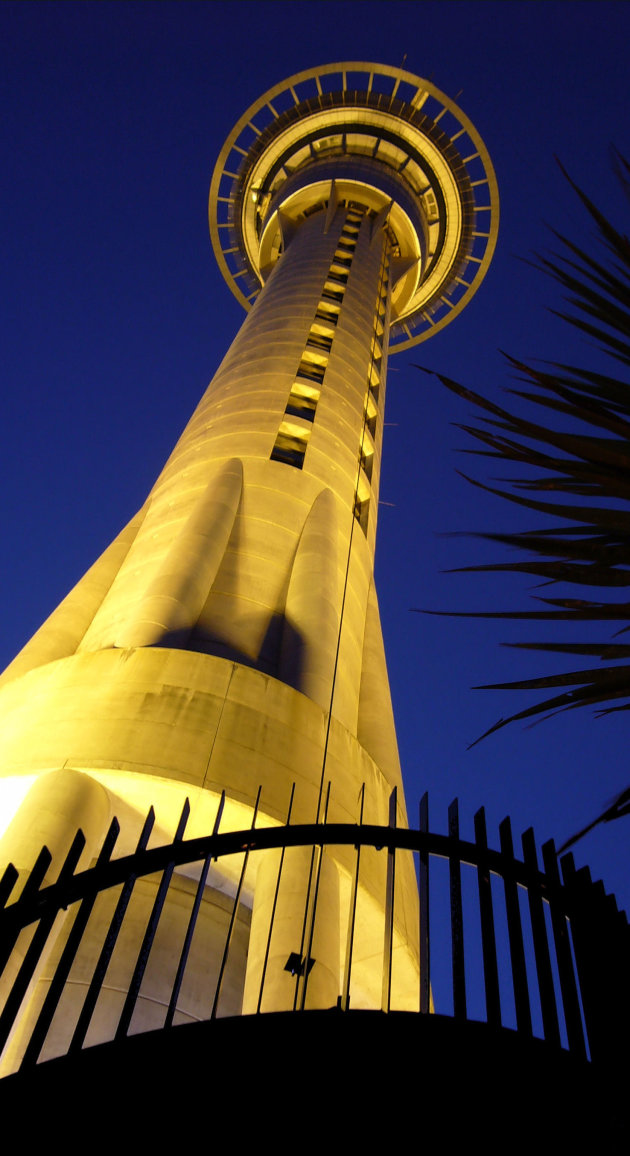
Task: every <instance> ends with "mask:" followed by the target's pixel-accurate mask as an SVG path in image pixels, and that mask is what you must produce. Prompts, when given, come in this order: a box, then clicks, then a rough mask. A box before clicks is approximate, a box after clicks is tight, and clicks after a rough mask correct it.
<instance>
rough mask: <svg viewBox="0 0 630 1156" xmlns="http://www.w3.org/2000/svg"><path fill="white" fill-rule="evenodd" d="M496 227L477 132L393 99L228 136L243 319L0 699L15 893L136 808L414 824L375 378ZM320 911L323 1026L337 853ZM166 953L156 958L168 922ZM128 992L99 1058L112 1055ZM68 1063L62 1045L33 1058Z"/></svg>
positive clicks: (272, 1004)
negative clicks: (387, 605) (408, 803)
mask: <svg viewBox="0 0 630 1156" xmlns="http://www.w3.org/2000/svg"><path fill="white" fill-rule="evenodd" d="M497 221H498V199H497V192H496V184H495V179H494V174H493V171H492V167H491V165H490V162H489V159H488V156H487V153H486V151H485V149H484V146H483V144H482V142H481V140H480V139H479V137H478V135H477V133H476V132H475V130H474V129H473V127H472V126H471V125H470V123H469V122H468V120H467V119H466V118H465V117H464V116H463V115H462V114H461V113H460V112H459V110H458V109H457V107H456V106H455V105H454V104H453V103H452V102H451V101H450V100H448V99H447V98H446V97H444V96H443V95H442V94H441V93H440V92H438V91H437V90H436V89H435V88H434V87H433V86H432V85H431V84H430V83H428V82H427V81H424V80H421V79H419V78H418V77H415V76H412V75H411V74H409V73H405V72H402V71H400V70H398V69H393V68H388V67H384V66H376V65H371V64H343V65H333V66H327V67H325V68H321V69H314V70H310V71H308V72H304V73H300V74H299V75H297V76H294V77H292V78H291V79H290V80H289V81H286V82H285V83H283V84H280V85H278V86H277V87H276V88H273V89H272V90H271V91H270V92H268V93H266V94H265V96H263V97H262V98H261V99H260V100H259V101H257V102H256V103H255V104H254V105H253V106H252V107H251V108H250V109H248V111H247V112H246V113H245V114H244V116H243V117H242V118H241V120H240V121H239V122H238V124H237V125H236V127H235V128H234V130H233V132H232V133H231V134H230V137H229V138H228V141H227V142H226V144H225V146H224V148H223V151H222V153H221V156H220V158H219V161H218V163H217V166H216V169H215V173H214V177H213V180H212V187H211V192H210V230H211V235H212V242H213V246H214V250H215V254H216V257H217V260H218V262H219V265H220V267H221V270H222V272H223V274H224V276H225V278H226V280H227V282H228V284H229V285H230V288H231V289H232V291H233V292H234V293H235V295H236V296H237V297H238V299H239V300H240V301H241V303H242V304H243V305H244V306H245V308H246V309H247V310H248V311H249V312H248V316H247V318H246V320H245V321H244V323H243V326H242V328H241V330H240V332H239V333H238V335H237V337H236V339H235V340H234V342H233V344H232V345H231V347H230V349H229V351H228V353H227V354H226V356H225V358H224V360H223V362H222V363H221V365H220V367H219V369H218V370H217V372H216V374H215V376H214V378H213V380H212V382H211V383H210V386H209V388H208V390H207V392H206V393H205V395H204V396H203V398H202V399H201V401H200V403H199V405H198V407H197V409H196V410H195V412H194V414H193V416H192V418H191V420H190V422H189V424H188V425H187V427H186V429H185V430H184V432H183V434H182V436H181V437H180V439H179V441H178V442H177V445H176V446H175V449H174V450H173V453H172V454H171V456H170V458H169V460H168V462H167V463H166V465H165V467H164V469H163V471H162V473H161V474H160V476H159V478H158V479H157V481H156V483H155V486H154V487H153V489H152V491H151V493H150V494H149V496H148V498H147V500H146V502H145V504H144V505H143V507H142V509H141V510H139V512H138V513H137V515H136V516H135V517H134V518H133V519H132V520H131V522H130V523H129V525H128V526H126V527H125V529H123V530H122V531H121V533H120V535H119V536H118V538H116V540H115V541H114V542H113V543H112V544H111V545H110V546H109V547H108V549H107V550H106V551H105V552H104V554H103V555H102V556H101V557H100V558H99V559H98V561H97V562H95V564H94V566H93V567H92V568H91V569H90V570H89V571H88V573H87V574H86V575H84V577H83V578H82V579H81V580H80V581H79V583H78V584H77V586H76V587H75V588H74V590H72V592H71V593H70V594H69V595H68V596H67V598H66V599H65V600H64V601H63V602H62V603H61V605H60V606H59V607H58V608H57V609H56V610H55V611H54V613H53V614H52V615H51V617H50V618H49V619H48V620H47V621H46V622H45V623H44V624H43V626H42V627H41V628H40V630H39V631H38V632H37V633H36V634H35V636H34V637H33V638H32V639H31V641H30V642H29V643H28V644H27V645H26V646H25V648H24V649H23V650H22V651H21V653H20V654H19V655H18V656H17V658H16V659H15V660H14V662H13V663H12V664H11V665H10V666H9V668H8V670H7V671H6V672H5V674H4V676H3V678H2V687H1V694H0V756H1V758H0V766H1V767H2V774H3V775H4V776H5V777H6V787H7V792H8V790H9V788H13V787H14V786H15V785H16V784H18V785H19V784H20V783H22V784H29V785H30V784H31V783H32V784H33V785H32V786H31V789H30V791H29V793H28V794H27V795H26V796H25V798H24V801H23V802H22V803H21V805H20V807H19V809H18V810H17V812H16V814H15V818H14V819H13V822H12V825H11V826H10V827H9V829H8V831H7V835H6V849H5V852H4V857H5V859H6V858H10V859H12V860H13V862H15V863H16V866H18V868H24V869H25V868H27V867H29V866H30V865H31V863H32V861H33V858H34V854H35V852H36V851H37V850H38V849H39V847H40V846H41V844H42V843H43V842H46V843H47V844H48V846H49V847H50V849H51V851H52V852H53V855H54V856H56V857H57V861H58V859H59V857H60V856H61V855H62V853H63V852H64V850H65V849H67V847H68V845H69V842H70V840H71V838H72V836H73V834H74V832H75V830H76V828H77V826H81V827H82V828H83V830H84V832H85V834H86V837H87V848H86V852H85V854H86V857H87V859H89V857H90V856H93V855H94V854H95V852H96V850H97V848H98V846H99V845H100V841H101V840H102V837H103V835H104V832H105V830H106V828H107V825H108V823H109V821H110V818H111V816H112V815H113V814H116V815H118V816H119V818H120V819H121V823H122V827H123V842H122V848H123V849H124V847H129V846H131V845H132V843H133V842H134V840H135V839H136V838H137V834H138V829H139V826H140V825H141V820H142V817H143V816H144V814H145V813H146V811H147V808H148V806H149V805H153V806H154V807H155V810H156V814H157V828H158V832H160V831H161V832H163V833H166V834H167V835H168V836H169V837H170V836H171V835H172V833H173V829H174V825H175V822H176V816H177V815H178V814H179V812H180V810H181V807H182V803H183V801H184V799H185V797H189V798H190V801H191V820H190V824H189V831H190V830H193V831H205V830H207V829H209V828H211V826H212V823H213V821H214V816H215V813H216V810H217V805H218V800H219V797H220V794H221V792H222V791H225V793H226V805H225V811H224V815H223V818H222V823H223V826H224V827H225V826H226V825H227V826H229V825H232V826H233V827H234V828H241V827H247V826H248V825H249V824H250V823H251V821H252V814H253V810H254V808H255V807H257V815H256V823H257V825H258V826H264V825H265V824H273V823H279V822H283V821H284V819H285V817H286V815H287V809H288V806H289V800H290V798H291V792H292V785H293V784H295V791H294V795H293V802H292V812H291V819H292V822H299V821H309V822H314V821H315V820H316V819H321V818H323V816H324V814H326V815H327V818H328V819H329V820H332V821H338V822H354V821H356V818H357V814H358V807H359V797H360V794H361V788H362V784H365V792H364V799H363V807H364V818H365V820H366V821H368V822H375V823H386V822H387V821H388V806H389V800H390V796H391V794H392V791H393V790H394V789H395V788H396V789H397V792H398V794H397V798H398V816H397V821H398V824H399V825H404V824H405V822H406V817H405V810H404V803H403V801H402V783H401V775H400V767H399V762H398V754H397V748H396V738H395V730H394V722H393V716H392V709H391V703H390V695H389V687H388V680H387V672H386V665H385V655H384V649H383V641H382V635H381V628H380V622H379V614H378V604H377V599H376V592H375V589H374V580H373V565H374V544H375V533H376V520H377V511H378V495H379V472H380V459H381V446H382V435H383V408H384V400H385V380H386V364H387V357H388V353H390V352H392V351H396V350H399V349H405V348H408V347H409V346H411V345H413V344H415V343H417V342H419V341H422V340H424V339H425V338H426V337H428V336H430V335H431V334H432V333H433V332H435V331H437V330H438V329H440V328H441V327H443V326H444V325H445V324H447V322H449V321H450V320H451V319H452V318H453V317H454V316H456V314H457V313H459V312H460V310H461V309H462V308H463V307H464V305H465V304H466V303H467V301H468V300H469V299H470V297H471V296H472V294H473V293H474V292H475V291H476V289H477V287H478V285H479V283H480V281H481V279H482V278H483V276H484V274H485V272H486V269H487V267H488V264H489V262H490V259H491V255H492V251H493V248H494V243H495V239H496V233H497ZM410 468H411V467H410ZM259 787H260V788H261V789H260V795H259V797H258V790H259ZM257 797H258V801H257ZM54 863H55V859H53V868H54ZM290 876H291V879H292V880H293V883H294V887H293V890H292V891H291V892H290V893H287V894H286V896H281V898H280V903H281V905H283V906H282V913H283V918H282V920H281V921H280V922H279V925H278V927H279V930H278V934H277V937H276V940H275V941H274V947H273V950H272V959H271V960H270V962H269V966H268V969H267V980H266V987H265V998H264V1002H263V1007H262V1010H268V1009H272V1010H273V1009H281V1008H283V1007H285V1006H288V1002H287V1001H290V998H291V991H292V988H291V982H292V980H291V975H290V974H289V972H288V971H287V970H286V969H285V966H284V965H285V961H286V959H287V956H288V955H290V953H291V951H292V950H294V948H295V934H294V925H295V924H296V923H297V921H298V920H299V919H301V915H300V911H301V910H302V909H303V907H304V902H305V898H304V896H305V893H306V892H307V889H308V881H307V877H308V863H307V862H306V860H304V859H303V857H301V856H300V853H298V852H297V851H296V852H295V854H294V859H293V862H292V870H291V872H290ZM274 880H275V866H274V860H273V858H270V859H269V860H268V863H263V865H262V866H261V868H260V870H259V872H258V876H257V878H256V880H255V881H254V883H253V884H252V886H251V888H250V893H249V894H248V895H247V896H246V897H245V902H244V908H246V909H247V912H248V914H247V916H246V917H245V916H243V917H242V918H241V920H240V923H239V927H238V928H237V933H236V940H237V941H238V942H239V943H240V948H239V947H238V944H237V947H236V949H235V950H236V954H237V956H238V951H239V950H240V952H241V955H240V959H241V971H240V974H239V973H238V969H237V974H236V978H235V979H234V981H233V985H232V987H231V988H230V990H228V991H226V992H225V993H224V999H225V1011H226V1013H230V1012H232V1013H237V1012H239V1011H241V1010H244V1011H251V1010H256V1006H257V1005H256V1001H257V993H258V991H259V980H260V973H261V968H262V954H263V948H264V944H265V943H266V927H267V925H268V914H267V913H268V908H269V904H270V902H271V895H272V893H273V888H274ZM186 885H187V884H186V881H185V880H182V883H181V887H182V889H183V891H185V889H186ZM232 886H233V881H232V880H230V878H228V877H226V876H222V875H221V873H220V872H219V871H218V870H217V871H216V872H215V873H214V874H212V876H211V878H210V881H209V885H208V887H207V889H206V896H205V899H204V913H203V918H202V920H201V925H202V928H201V931H200V936H201V938H202V941H203V943H204V945H205V955H204V959H205V963H204V967H205V969H206V971H207V970H208V968H209V967H210V968H211V967H212V966H215V964H214V963H212V962H211V963H210V964H209V963H208V961H209V960H210V961H212V960H213V959H215V957H216V966H217V967H218V957H219V955H220V947H219V945H220V944H221V943H222V942H223V929H224V924H225V910H224V906H225V905H224V903H223V896H224V893H225V892H226V891H229V890H230V888H231V887H232ZM320 886H321V891H322V894H323V895H325V896H326V903H327V905H328V910H329V912H330V919H329V921H328V930H327V932H326V933H325V934H324V933H321V934H320V938H319V941H318V943H317V946H316V950H315V951H314V954H315V955H316V958H317V962H318V966H316V967H314V968H313V971H312V974H311V976H310V978H309V986H308V998H307V1000H306V1006H315V1007H327V1006H330V1005H331V1004H334V1002H335V1000H336V998H337V995H338V991H339V966H340V964H339V961H340V944H341V940H342V938H343V930H342V929H343V927H344V919H345V911H346V910H347V904H348V892H349V884H348V879H347V871H346V863H345V860H344V854H343V851H342V850H340V851H339V854H338V855H333V854H327V856H326V857H325V862H324V865H323V868H322V871H321V880H320ZM396 886H397V888H398V892H399V902H398V904H397V913H398V914H397V918H396V925H395V928H394V981H393V989H392V991H393V996H392V999H393V1003H394V1006H396V1007H400V1008H413V1007H416V1006H417V1000H418V995H417V990H418V979H417V973H418V962H417V956H416V948H415V943H416V932H415V923H416V919H417V891H416V884H415V876H414V873H413V868H412V864H411V862H409V863H408V864H404V863H403V864H402V865H401V869H400V870H399V872H398V874H397V878H396ZM144 887H145V892H146V894H145V896H144V902H145V904H146V907H147V910H148V909H149V907H150V904H151V902H152V894H153V893H152V891H151V884H150V883H149V881H145V883H144ZM362 889H363V894H362V900H361V901H362V904H363V907H362V920H361V925H360V929H359V931H358V932H357V935H358V947H357V965H356V967H355V969H354V973H353V975H354V979H353V982H354V988H353V1004H354V1006H357V1007H361V1006H364V1007H369V1006H373V1004H374V1002H375V1001H376V1002H378V990H377V989H378V985H379V984H380V972H379V974H378V975H377V974H376V971H375V970H374V969H373V967H372V961H373V957H374V954H375V942H376V938H377V936H378V930H377V929H378V926H379V919H380V914H381V907H382V899H381V898H380V882H379V881H378V879H377V878H376V867H375V868H374V873H373V875H371V874H370V867H369V857H368V867H367V869H366V872H365V877H364V879H363V881H362ZM165 926H166V928H167V931H166V932H165V935H166V939H165V946H164V950H165V951H166V953H167V954H168V934H169V933H168V928H169V927H170V928H171V931H172V936H173V941H174V942H175V941H176V940H177V937H178V936H179V935H180V931H181V918H180V913H179V909H178V908H177V903H176V902H172V903H171V909H170V911H169V912H167V918H166V924H165ZM239 937H240V938H239ZM76 982H77V987H80V984H81V979H80V977H79V978H77V981H76ZM160 982H161V981H160V975H159V974H156V976H155V978H154V980H152V982H151V984H149V988H148V989H147V990H144V989H143V994H142V996H141V1000H140V1007H139V1012H138V1016H139V1018H138V1021H137V1025H136V1026H137V1029H138V1030H141V1029H142V1028H149V1027H152V1026H159V1024H160V1022H161V1021H160V1015H163V1005H164V995H163V992H162V990H161V987H160ZM41 983H42V984H43V983H44V980H42V981H41ZM119 986H120V985H118V986H117V983H116V978H115V977H114V978H113V980H112V983H111V990H110V992H109V996H108V998H109V1001H110V1002H109V1005H108V1006H109V1011H108V1007H107V1006H104V1009H103V1010H102V1021H101V1022H99V1024H96V1025H95V1026H94V1029H93V1035H92V1037H90V1038H91V1041H92V1042H97V1041H98V1040H99V1039H102V1038H107V1031H108V1027H107V1021H108V1015H109V1014H110V1013H111V1015H112V1016H113V1015H115V1014H116V1011H117V1010H118V1009H119V1007H120V1000H121V996H120V991H119V990H118V988H119ZM193 987H194V984H193ZM38 998H39V996H38V992H37V990H36V991H35V992H34V994H33V996H32V999H33V1000H35V1001H37V999H38ZM199 999H201V997H199ZM196 1000H197V995H196V994H195V991H193V990H191V991H189V992H186V993H184V994H183V995H182V999H181V1001H180V1003H179V1004H178V1011H177V1016H178V1018H179V1020H180V1021H186V1019H195V1018H199V1016H200V1015H202V1014H203V1012H202V1009H201V1004H198V1003H196ZM13 1046H14V1047H15V1048H17V1049H19V1032H18V1034H17V1037H16V1041H14V1045H13ZM62 1047H63V1040H57V1041H55V1040H54V1039H53V1040H52V1041H51V1043H50V1052H49V1054H54V1053H55V1049H56V1048H62Z"/></svg>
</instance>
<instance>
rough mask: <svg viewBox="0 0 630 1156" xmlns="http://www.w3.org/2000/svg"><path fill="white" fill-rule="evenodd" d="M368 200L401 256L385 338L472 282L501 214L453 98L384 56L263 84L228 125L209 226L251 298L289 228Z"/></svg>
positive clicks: (412, 341) (451, 311)
mask: <svg viewBox="0 0 630 1156" xmlns="http://www.w3.org/2000/svg"><path fill="white" fill-rule="evenodd" d="M340 202H342V203H346V204H348V205H352V204H353V203H361V204H362V205H364V206H367V207H368V208H369V209H370V211H371V212H372V214H373V216H374V217H375V218H376V219H377V220H378V221H379V223H380V224H383V225H385V227H386V230H387V234H388V237H389V242H390V253H391V256H392V258H393V259H395V260H396V259H397V262H398V264H397V281H396V284H395V287H394V290H393V293H392V326H391V331H390V351H396V350H401V349H405V348H408V347H410V346H412V345H416V344H418V343H419V342H420V341H424V340H425V339H426V338H427V337H430V336H431V335H432V334H433V333H435V332H437V331H438V330H439V329H442V328H443V327H444V326H445V325H447V324H448V322H449V321H451V320H452V319H453V318H454V317H456V316H457V314H458V313H460V312H461V310H462V309H463V308H464V306H465V305H466V304H467V303H468V301H469V300H470V299H471V297H472V296H473V294H474V293H475V292H476V291H477V289H478V288H479V285H480V284H481V282H482V280H483V278H484V276H485V273H486V271H487V269H488V266H489V264H490V261H491V259H492V254H493V252H494V248H495V244H496V239H497V233H498V223H499V197H498V191H497V183H496V178H495V174H494V170H493V168H492V164H491V162H490V158H489V156H488V152H487V150H486V148H485V146H484V144H483V141H482V140H481V137H480V136H479V134H478V133H477V132H476V130H475V128H474V127H473V125H472V124H471V122H470V121H469V120H468V118H467V117H466V116H464V114H463V113H462V112H461V111H460V109H459V108H458V107H457V105H456V104H455V103H454V101H452V100H450V99H449V98H448V97H447V96H445V95H444V94H443V93H442V92H440V91H439V89H437V88H436V87H435V86H434V85H433V84H431V83H430V81H427V80H423V79H421V78H420V77H418V76H414V75H413V74H412V73H410V72H404V71H401V70H400V69H398V68H390V67H388V66H387V65H377V64H368V63H364V62H361V63H344V64H331V65H327V66H325V67H323V68H317V69H310V70H307V71H305V72H299V73H297V74H296V75H295V76H292V77H290V79H289V80H286V81H284V82H283V83H281V84H278V85H276V86H275V87H274V88H271V89H269V91H268V92H266V93H265V94H264V95H263V96H261V97H260V99H259V100H257V101H256V102H255V103H254V104H252V105H251V107H250V108H248V110H247V112H245V113H244V114H243V116H242V117H241V119H240V120H239V121H238V123H237V124H236V125H235V127H234V129H233V130H232V132H231V133H230V135H229V137H228V139H227V141H226V142H225V145H224V146H223V149H222V151H221V153H220V156H219V159H218V161H217V164H216V167H215V171H214V175H213V178H212V184H211V187H210V202H209V217H210V234H211V238H212V244H213V248H214V252H215V256H216V258H217V261H218V263H219V267H220V269H221V272H222V273H223V276H224V277H225V280H226V281H227V283H228V285H229V286H230V289H231V290H232V292H233V293H234V295H235V296H236V297H237V299H238V300H239V301H240V302H241V304H242V305H243V306H244V307H245V308H246V309H249V308H250V307H251V306H252V304H253V303H254V301H255V299H256V297H257V295H258V293H259V292H260V289H261V287H262V285H263V284H264V283H265V281H266V280H267V278H268V277H269V275H270V273H271V271H272V270H273V268H274V266H275V264H276V262H277V260H278V256H279V254H280V252H281V251H282V248H283V244H284V243H286V241H287V240H288V238H289V235H290V233H291V231H292V230H294V229H295V228H296V227H297V226H298V225H299V223H300V221H302V220H304V219H305V218H307V217H308V216H310V215H311V214H312V213H314V212H317V211H321V210H322V209H330V210H331V212H332V209H334V207H335V206H336V205H337V204H338V203H340Z"/></svg>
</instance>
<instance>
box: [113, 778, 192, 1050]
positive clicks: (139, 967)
mask: <svg viewBox="0 0 630 1156" xmlns="http://www.w3.org/2000/svg"><path fill="white" fill-rule="evenodd" d="M189 815H190V803H189V801H188V799H186V802H185V803H184V806H183V807H182V813H181V815H180V819H179V823H178V824H177V831H176V832H175V838H174V839H173V843H172V846H173V847H175V846H176V845H177V843H181V841H182V839H183V838H184V831H185V830H186V824H187V822H188V816H189ZM174 868H175V863H174V861H173V860H171V861H170V862H169V863H167V865H166V867H165V868H164V870H163V872H162V878H161V880H160V886H159V887H158V890H157V895H156V896H155V900H154V903H153V908H152V910H151V914H150V916H149V922H148V923H147V928H146V931H145V933H144V937H143V940H142V944H141V946H140V951H139V952H138V959H137V961H136V966H135V968H134V972H133V975H132V977H131V983H130V984H129V989H128V991H127V998H126V999H125V1002H124V1004H123V1009H122V1012H121V1013H120V1019H119V1021H118V1027H117V1028H116V1034H115V1036H114V1039H115V1040H122V1039H124V1038H125V1036H126V1035H127V1032H128V1031H129V1025H130V1024H131V1017H132V1015H133V1013H134V1009H135V1006H136V1002H137V1000H138V995H139V994H140V987H141V984H142V980H143V978H144V973H145V970H146V966H147V963H148V961H149V954H150V951H151V948H152V946H153V940H154V939H155V933H156V931H157V926H158V923H159V921H160V916H161V914H162V908H163V907H164V901H165V899H166V893H167V891H168V888H169V885H170V882H171V877H172V875H173V870H174Z"/></svg>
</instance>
